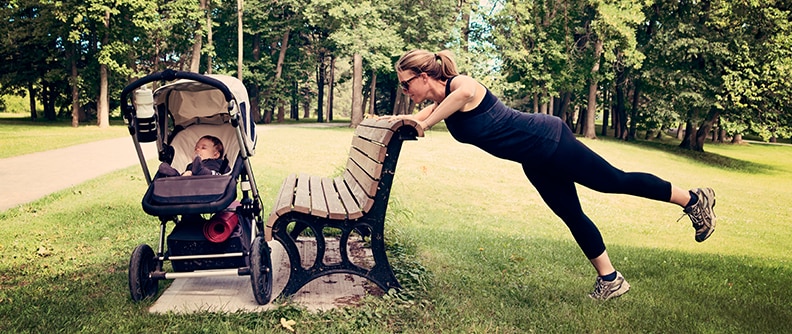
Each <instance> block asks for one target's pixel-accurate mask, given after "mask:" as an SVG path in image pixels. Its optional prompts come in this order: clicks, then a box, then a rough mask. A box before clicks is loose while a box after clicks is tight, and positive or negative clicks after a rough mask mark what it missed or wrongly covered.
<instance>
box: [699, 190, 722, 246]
mask: <svg viewBox="0 0 792 334" xmlns="http://www.w3.org/2000/svg"><path fill="white" fill-rule="evenodd" d="M711 191H712V190H711ZM717 203H718V201H717V199H716V198H715V191H712V206H711V207H710V211H711V212H712V226H710V228H709V229H708V230H707V234H705V235H704V236H703V237H701V236H699V235H696V242H704V240H707V239H709V237H710V236H711V235H712V232H715V220H716V219H717V216H715V212H714V211H712V209H714V208H715V204H717Z"/></svg>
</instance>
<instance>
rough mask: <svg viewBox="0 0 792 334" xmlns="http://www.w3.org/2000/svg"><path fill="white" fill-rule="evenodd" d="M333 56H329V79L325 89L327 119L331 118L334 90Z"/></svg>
mask: <svg viewBox="0 0 792 334" xmlns="http://www.w3.org/2000/svg"><path fill="white" fill-rule="evenodd" d="M335 61H336V59H335V56H330V80H328V85H327V86H328V90H327V121H328V122H330V121H332V120H333V95H334V92H335Z"/></svg>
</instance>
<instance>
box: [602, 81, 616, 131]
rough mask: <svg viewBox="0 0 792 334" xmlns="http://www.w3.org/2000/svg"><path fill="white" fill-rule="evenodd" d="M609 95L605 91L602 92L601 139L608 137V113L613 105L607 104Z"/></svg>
mask: <svg viewBox="0 0 792 334" xmlns="http://www.w3.org/2000/svg"><path fill="white" fill-rule="evenodd" d="M610 95H611V94H609V92H608V90H607V89H606V90H604V91H603V92H602V130H600V136H603V137H607V136H608V126H609V125H608V121H609V120H610V116H611V115H610V111H611V109H613V104H612V103H608V99H609V98H610Z"/></svg>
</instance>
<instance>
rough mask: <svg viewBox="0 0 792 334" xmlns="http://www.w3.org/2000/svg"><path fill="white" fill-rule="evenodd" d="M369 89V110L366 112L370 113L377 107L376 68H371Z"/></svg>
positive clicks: (373, 112) (373, 113)
mask: <svg viewBox="0 0 792 334" xmlns="http://www.w3.org/2000/svg"><path fill="white" fill-rule="evenodd" d="M370 87H371V90H370V91H369V110H368V113H369V114H371V115H375V114H376V109H377V99H376V96H375V95H377V70H373V69H372V70H371V85H370Z"/></svg>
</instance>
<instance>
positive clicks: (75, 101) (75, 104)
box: [68, 43, 80, 128]
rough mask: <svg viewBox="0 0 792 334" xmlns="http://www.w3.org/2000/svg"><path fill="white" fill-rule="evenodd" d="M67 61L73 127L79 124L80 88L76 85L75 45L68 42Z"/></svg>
mask: <svg viewBox="0 0 792 334" xmlns="http://www.w3.org/2000/svg"><path fill="white" fill-rule="evenodd" d="M68 56H69V62H70V63H71V75H70V76H69V84H71V101H72V103H71V106H72V112H71V115H72V122H71V125H72V127H73V128H76V127H78V126H80V88H79V87H77V76H78V72H77V57H76V45H75V44H72V43H69V55H68Z"/></svg>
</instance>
